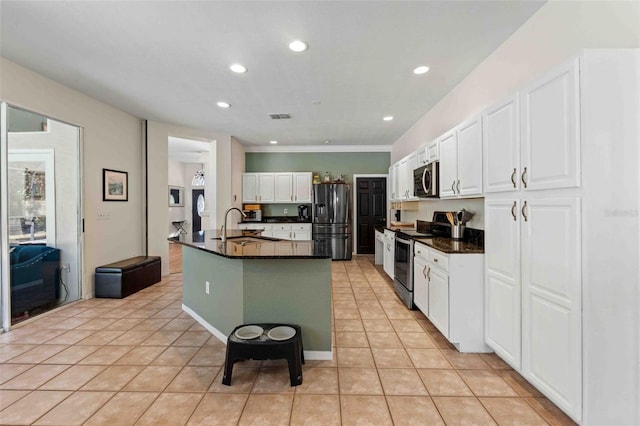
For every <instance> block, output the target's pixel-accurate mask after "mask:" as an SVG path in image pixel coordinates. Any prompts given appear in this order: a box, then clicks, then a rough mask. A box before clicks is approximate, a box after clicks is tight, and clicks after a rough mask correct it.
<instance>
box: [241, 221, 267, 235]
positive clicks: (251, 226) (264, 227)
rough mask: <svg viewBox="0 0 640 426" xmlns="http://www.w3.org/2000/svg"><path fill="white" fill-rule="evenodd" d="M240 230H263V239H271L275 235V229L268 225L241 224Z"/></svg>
mask: <svg viewBox="0 0 640 426" xmlns="http://www.w3.org/2000/svg"><path fill="white" fill-rule="evenodd" d="M238 229H243V230H244V229H253V230H262V234H260V235H261V236H263V237H271V236H272V235H273V227H272V225H270V224H267V223H239V224H238Z"/></svg>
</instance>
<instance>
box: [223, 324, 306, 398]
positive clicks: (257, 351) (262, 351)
mask: <svg viewBox="0 0 640 426" xmlns="http://www.w3.org/2000/svg"><path fill="white" fill-rule="evenodd" d="M246 325H258V326H260V327H262V328H263V329H264V333H262V335H261V336H259V337H256V338H255V339H250V340H244V339H239V338H237V337H236V335H235V332H236V330H237V329H239V328H240V327H244V326H246ZM279 326H288V327H292V328H294V329H295V330H296V334H295V335H294V336H293V337H291V338H290V339H287V340H272V339H270V338H269V337H268V336H267V333H268V332H269V330H271V329H272V328H274V327H279ZM246 359H255V360H266V359H286V360H287V363H288V365H289V379H290V380H291V386H298V385H300V384H302V364H304V350H303V347H302V330H301V329H300V326H299V325H295V324H271V323H269V324H243V325H239V326H237V327H236V328H234V329H233V331H232V332H231V334H230V335H229V338H228V339H227V354H226V357H225V362H224V375H223V376H222V384H224V385H227V386H231V373H232V371H233V364H234V363H235V362H236V361H242V360H246Z"/></svg>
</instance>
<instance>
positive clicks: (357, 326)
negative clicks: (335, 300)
mask: <svg viewBox="0 0 640 426" xmlns="http://www.w3.org/2000/svg"><path fill="white" fill-rule="evenodd" d="M333 326H334V328H335V331H336V332H338V331H344V332H347V331H353V332H363V331H364V327H363V325H362V320H359V319H351V320H350V319H337V320H335V321H334V322H333Z"/></svg>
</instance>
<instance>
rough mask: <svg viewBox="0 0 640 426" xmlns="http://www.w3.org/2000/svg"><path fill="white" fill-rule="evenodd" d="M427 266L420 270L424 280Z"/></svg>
mask: <svg viewBox="0 0 640 426" xmlns="http://www.w3.org/2000/svg"><path fill="white" fill-rule="evenodd" d="M426 270H427V265H425V266H424V268H422V275H424V278H425V279H427V272H426Z"/></svg>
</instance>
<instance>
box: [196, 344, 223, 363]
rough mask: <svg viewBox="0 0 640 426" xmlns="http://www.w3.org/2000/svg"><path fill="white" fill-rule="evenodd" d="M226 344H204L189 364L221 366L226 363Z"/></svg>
mask: <svg viewBox="0 0 640 426" xmlns="http://www.w3.org/2000/svg"><path fill="white" fill-rule="evenodd" d="M225 355H226V346H204V347H202V349H200V350H199V351H198V352H196V354H195V355H194V356H193V358H191V361H189V365H200V366H208V367H212V366H218V367H219V366H221V365H223V364H224V359H225Z"/></svg>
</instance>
